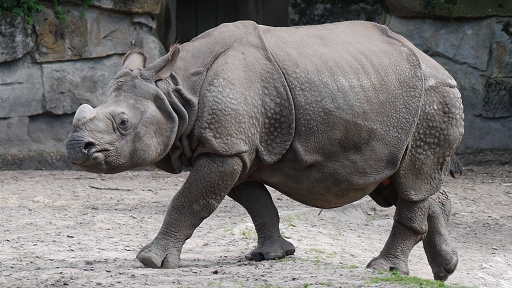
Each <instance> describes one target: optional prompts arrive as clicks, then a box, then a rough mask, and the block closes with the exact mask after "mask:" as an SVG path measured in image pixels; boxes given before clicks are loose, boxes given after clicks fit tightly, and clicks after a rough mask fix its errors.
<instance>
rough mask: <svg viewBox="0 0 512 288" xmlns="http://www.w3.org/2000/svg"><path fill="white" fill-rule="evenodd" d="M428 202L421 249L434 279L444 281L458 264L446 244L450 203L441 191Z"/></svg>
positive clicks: (454, 251)
mask: <svg viewBox="0 0 512 288" xmlns="http://www.w3.org/2000/svg"><path fill="white" fill-rule="evenodd" d="M429 201H430V210H429V213H428V232H427V236H426V237H425V239H424V240H423V248H424V249H425V253H426V254H427V259H428V263H429V264H430V267H431V268H432V273H433V274H434V279H435V280H441V281H446V279H448V277H449V276H450V275H451V274H452V273H453V272H454V271H455V269H456V268H457V264H458V263H459V258H458V256H457V251H456V250H455V248H453V247H452V246H451V245H450V243H449V242H448V232H447V229H446V226H447V224H448V220H449V218H450V211H451V201H450V197H448V194H446V191H444V190H443V189H441V190H440V191H439V192H437V193H436V194H435V195H433V196H432V197H430V199H429Z"/></svg>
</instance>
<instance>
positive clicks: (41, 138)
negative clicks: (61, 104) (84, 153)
mask: <svg viewBox="0 0 512 288" xmlns="http://www.w3.org/2000/svg"><path fill="white" fill-rule="evenodd" d="M72 122H73V115H64V116H48V115H39V116H33V117H12V118H5V119H0V131H2V133H0V147H2V150H1V151H0V152H1V153H15V154H17V153H22V154H23V153H27V152H39V151H56V152H64V151H65V147H64V146H65V145H64V142H65V141H66V138H67V135H68V134H69V131H68V127H66V126H69V127H71V124H72ZM64 127H66V128H64Z"/></svg>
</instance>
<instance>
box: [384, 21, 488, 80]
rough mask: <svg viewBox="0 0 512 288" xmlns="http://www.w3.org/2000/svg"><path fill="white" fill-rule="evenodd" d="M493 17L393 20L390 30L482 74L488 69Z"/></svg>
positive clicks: (389, 25)
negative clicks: (460, 20)
mask: <svg viewBox="0 0 512 288" xmlns="http://www.w3.org/2000/svg"><path fill="white" fill-rule="evenodd" d="M494 23H495V19H494V18H486V19H481V20H469V21H464V22H450V21H443V20H433V19H414V18H400V17H394V16H392V17H390V19H389V20H388V24H387V25H388V27H389V29H391V30H392V31H394V32H396V33H398V34H400V35H402V36H404V37H405V38H407V39H408V40H409V41H411V42H412V43H413V44H414V45H416V46H417V47H418V48H419V49H421V50H422V51H424V52H426V53H427V54H429V55H440V56H443V57H446V58H449V59H452V61H454V62H457V63H461V64H468V65H469V66H471V67H474V68H477V69H479V70H481V71H486V70H487V67H488V66H489V63H488V62H489V59H490V53H491V46H492V45H493V34H494V27H493V25H494Z"/></svg>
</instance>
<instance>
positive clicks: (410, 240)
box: [66, 22, 463, 280]
mask: <svg viewBox="0 0 512 288" xmlns="http://www.w3.org/2000/svg"><path fill="white" fill-rule="evenodd" d="M145 62H146V59H145V56H144V53H143V52H142V51H131V52H129V53H128V54H127V55H126V56H125V58H124V60H123V68H122V70H121V71H120V72H119V73H118V75H117V76H116V77H115V78H114V79H113V80H112V82H111V83H110V85H109V88H108V91H107V98H106V100H105V102H104V103H103V104H101V105H100V106H98V107H97V108H95V109H93V108H92V107H90V106H88V105H83V106H81V107H80V108H79V109H78V111H77V113H76V114H75V119H74V121H73V130H72V132H71V134H70V135H69V138H68V140H67V143H66V145H67V151H68V159H69V160H70V162H72V163H73V164H76V165H78V166H80V167H82V168H83V169H84V170H86V171H90V172H94V173H117V172H121V171H125V170H128V169H131V168H134V167H140V166H145V165H149V164H154V165H156V166H157V167H158V168H160V169H163V170H165V171H167V172H171V173H180V172H181V171H182V169H183V168H184V167H189V168H190V169H191V172H190V175H189V177H188V179H187V180H186V182H185V184H184V185H183V187H182V188H181V189H180V191H179V192H178V193H177V194H176V195H175V196H174V198H173V199H172V201H171V203H170V205H169V208H168V210H167V214H166V216H165V219H164V223H163V224H162V228H161V229H160V231H159V233H158V234H157V236H156V237H155V239H154V240H153V241H152V242H151V243H149V244H148V245H146V246H145V247H144V248H142V249H141V251H140V252H139V253H138V255H137V258H138V259H139V261H140V262H141V263H142V264H144V265H145V266H147V267H153V268H157V267H163V268H175V267H178V265H179V260H180V253H181V249H182V247H183V244H184V243H185V241H186V240H187V239H188V238H190V237H191V235H192V233H193V232H194V230H195V229H196V228H197V227H198V226H199V224H200V223H201V222H202V221H203V220H204V219H206V218H207V217H208V216H210V215H211V213H213V211H214V210H215V209H216V208H217V206H218V205H219V204H220V203H221V201H222V200H223V199H224V198H225V197H226V196H229V197H231V198H232V199H234V200H235V201H236V202H238V203H240V204H241V205H242V206H243V207H244V208H245V209H246V210H247V212H248V213H249V215H250V216H251V218H252V220H253V222H254V225H255V227H256V231H257V234H258V244H257V246H256V248H255V249H254V250H253V251H251V252H249V253H248V254H247V256H246V258H247V259H249V260H255V261H261V260H265V259H279V258H283V257H286V256H287V255H292V254H293V253H294V252H295V247H294V246H293V245H292V244H291V243H290V242H288V241H286V240H285V239H283V237H281V235H280V232H279V214H278V212H277V209H276V207H275V205H274V203H273V202H272V198H271V197H270V194H269V192H268V190H267V188H266V186H265V185H268V186H271V187H273V188H275V189H277V190H278V191H280V192H281V193H283V194H285V195H287V196H289V197H290V198H292V199H295V200H297V201H299V202H301V203H304V204H306V205H310V206H313V207H319V208H334V207H340V206H343V205H346V204H348V203H351V202H353V201H355V200H358V199H360V198H362V197H364V196H366V195H370V197H372V199H374V200H375V202H376V203H378V204H379V205H381V206H384V207H389V206H393V205H394V206H396V212H395V216H394V224H393V227H392V229H391V233H390V235H389V238H388V240H387V242H386V244H385V245H384V248H383V249H382V251H381V253H380V254H379V255H378V256H377V257H375V258H374V259H373V260H372V261H370V263H369V264H368V267H370V268H375V269H379V270H384V271H388V270H398V271H400V272H402V273H405V274H407V273H408V257H409V253H410V251H411V249H412V248H413V247H414V246H415V245H416V244H417V243H418V242H419V241H423V244H424V248H425V253H426V254H427V258H428V261H429V264H430V266H431V268H432V272H433V274H434V278H435V279H439V280H446V279H447V278H448V276H449V275H450V274H452V273H453V272H454V270H455V268H456V266H457V263H458V257H457V253H456V252H455V249H454V248H453V247H452V246H451V245H450V244H449V242H448V233H447V230H446V226H447V222H448V219H449V215H450V209H451V204H450V200H449V197H448V195H447V194H446V192H445V191H444V190H442V189H441V185H442V183H443V179H444V177H445V176H446V175H447V174H448V172H449V170H450V169H449V168H450V163H452V162H453V163H457V161H456V160H455V158H454V157H455V156H454V151H455V148H456V147H457V145H458V143H459V142H460V139H461V137H462V134H463V111H462V102H461V97H460V93H459V92H458V90H457V88H456V83H455V81H454V80H453V78H452V77H451V76H450V75H449V74H448V73H447V72H446V71H445V70H444V69H443V68H442V67H441V66H440V65H439V64H437V63H436V62H435V61H433V60H432V59H430V58H429V57H428V56H426V55H425V54H423V53H422V52H421V51H419V50H418V49H416V48H415V47H414V46H413V45H412V44H411V43H410V42H408V41H407V40H406V39H404V38H403V37H401V36H399V35H397V34H394V33H393V32H391V31H389V30H388V29H387V28H386V27H384V26H380V25H377V24H373V23H367V22H344V23H338V24H329V25H321V26H309V27H292V28H270V27H264V26H257V25H256V24H254V23H252V22H237V23H233V24H224V25H221V26H219V27H217V28H215V29H212V30H209V31H207V32H205V33H203V34H202V35H200V36H198V37H197V38H195V39H194V40H192V41H191V42H189V43H186V44H183V45H181V46H173V47H172V48H171V52H170V53H169V54H168V55H166V56H164V57H162V58H161V59H158V60H157V61H155V62H154V63H152V64H151V65H149V66H146V63H145ZM455 166H456V167H455V169H453V170H452V171H451V172H452V174H454V175H455V174H459V173H460V172H461V168H460V166H457V165H455Z"/></svg>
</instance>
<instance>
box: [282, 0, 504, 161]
mask: <svg viewBox="0 0 512 288" xmlns="http://www.w3.org/2000/svg"><path fill="white" fill-rule="evenodd" d="M290 15H291V16H290V24H291V25H304V24H322V23H329V22H338V21H346V20H368V21H374V22H378V23H380V24H385V25H387V26H388V27H389V28H390V29H391V30H392V31H394V32H397V33H399V34H401V35H403V36H404V37H406V38H407V39H408V40H410V41H411V42H412V43H413V44H414V45H416V46H417V47H418V48H419V49H421V50H422V51H423V52H425V53H426V54H428V55H430V56H431V57H433V58H434V59H435V60H436V61H438V62H439V63H440V64H441V65H443V67H444V68H445V69H446V70H447V71H448V72H450V74H451V75H452V76H453V77H454V78H455V80H456V81H457V83H458V87H459V90H460V92H461V94H462V99H463V103H464V114H465V134H464V137H463V139H462V143H461V145H460V146H459V152H470V151H474V150H483V149H496V150H512V2H511V1H500V0H498V1H494V0H489V1H474V0H458V1H453V0H452V1H451V0H437V1H431V0H411V1H409V0H387V1H383V0H382V1H379V0H350V1H346V0H328V1H320V0H292V4H291V7H290Z"/></svg>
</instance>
